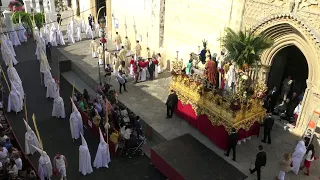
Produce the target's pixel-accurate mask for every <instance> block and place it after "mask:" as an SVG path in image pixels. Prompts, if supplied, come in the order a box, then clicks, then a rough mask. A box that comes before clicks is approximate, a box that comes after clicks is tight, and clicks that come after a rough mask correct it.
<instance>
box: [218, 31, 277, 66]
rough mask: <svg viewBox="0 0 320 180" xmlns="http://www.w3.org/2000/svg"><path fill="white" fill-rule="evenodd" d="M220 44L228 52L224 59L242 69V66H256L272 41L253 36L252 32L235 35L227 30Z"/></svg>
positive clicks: (257, 35)
mask: <svg viewBox="0 0 320 180" xmlns="http://www.w3.org/2000/svg"><path fill="white" fill-rule="evenodd" d="M222 43H223V46H224V47H225V48H226V50H227V51H228V53H227V55H226V59H227V60H231V61H233V62H234V63H235V64H237V65H238V66H239V67H240V68H242V67H243V66H252V65H257V64H258V62H260V56H261V54H262V52H263V51H264V50H266V49H268V48H270V47H271V46H272V45H273V40H272V39H270V38H267V37H266V36H265V35H264V34H254V33H253V32H252V31H239V32H237V33H236V32H235V31H233V30H232V29H230V28H227V29H226V36H225V37H224V38H223V39H222Z"/></svg>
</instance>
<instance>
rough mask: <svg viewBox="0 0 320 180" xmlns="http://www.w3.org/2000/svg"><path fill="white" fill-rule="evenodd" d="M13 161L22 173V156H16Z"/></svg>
mask: <svg viewBox="0 0 320 180" xmlns="http://www.w3.org/2000/svg"><path fill="white" fill-rule="evenodd" d="M13 160H14V162H15V163H16V165H17V168H18V170H19V171H21V170H22V159H21V158H20V155H19V154H14V155H13Z"/></svg>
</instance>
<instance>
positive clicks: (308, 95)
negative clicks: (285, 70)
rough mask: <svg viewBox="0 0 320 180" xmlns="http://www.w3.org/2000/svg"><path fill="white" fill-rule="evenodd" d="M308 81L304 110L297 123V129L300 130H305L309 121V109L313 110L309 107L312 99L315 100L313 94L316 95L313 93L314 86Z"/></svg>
mask: <svg viewBox="0 0 320 180" xmlns="http://www.w3.org/2000/svg"><path fill="white" fill-rule="evenodd" d="M306 81H307V88H306V90H305V92H304V97H303V101H302V109H301V113H300V115H299V117H298V119H297V122H296V127H297V128H299V129H304V127H305V124H306V121H308V118H309V117H308V115H309V113H310V111H309V109H310V108H311V106H309V103H310V99H312V98H313V94H314V92H313V88H314V85H313V84H312V82H311V81H310V80H308V79H307V80H306Z"/></svg>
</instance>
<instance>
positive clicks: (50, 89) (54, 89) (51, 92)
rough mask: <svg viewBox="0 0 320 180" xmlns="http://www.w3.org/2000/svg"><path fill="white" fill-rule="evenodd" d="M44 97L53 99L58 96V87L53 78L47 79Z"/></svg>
mask: <svg viewBox="0 0 320 180" xmlns="http://www.w3.org/2000/svg"><path fill="white" fill-rule="evenodd" d="M46 97H47V98H53V99H55V98H57V97H59V87H58V84H57V83H56V82H55V80H54V79H53V78H51V79H48V83H47V94H46Z"/></svg>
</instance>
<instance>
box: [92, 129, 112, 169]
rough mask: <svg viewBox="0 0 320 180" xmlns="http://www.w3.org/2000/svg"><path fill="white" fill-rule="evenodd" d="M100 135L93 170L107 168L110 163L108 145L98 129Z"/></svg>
mask: <svg viewBox="0 0 320 180" xmlns="http://www.w3.org/2000/svg"><path fill="white" fill-rule="evenodd" d="M99 133H100V143H99V146H98V150H97V154H96V157H95V159H94V162H93V167H95V168H97V169H98V168H101V167H105V168H109V166H108V164H109V163H110V162H111V159H110V152H109V145H108V144H107V143H106V142H105V140H104V138H103V135H102V132H101V129H100V128H99Z"/></svg>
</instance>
